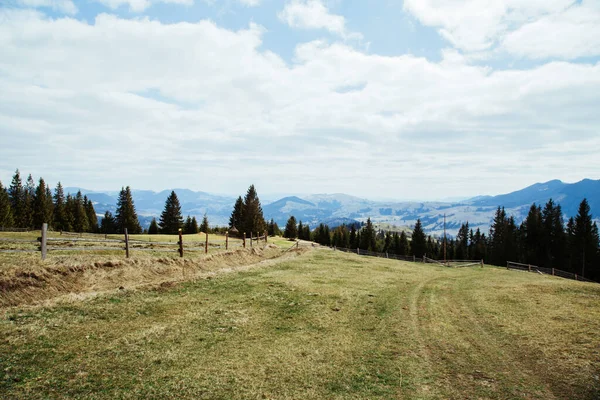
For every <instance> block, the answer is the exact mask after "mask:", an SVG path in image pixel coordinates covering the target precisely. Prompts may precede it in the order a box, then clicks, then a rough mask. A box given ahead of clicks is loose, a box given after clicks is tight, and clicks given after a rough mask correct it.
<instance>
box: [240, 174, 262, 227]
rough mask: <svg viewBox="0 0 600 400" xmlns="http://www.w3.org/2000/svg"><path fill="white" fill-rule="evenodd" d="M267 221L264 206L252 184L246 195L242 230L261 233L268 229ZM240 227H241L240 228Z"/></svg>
mask: <svg viewBox="0 0 600 400" xmlns="http://www.w3.org/2000/svg"><path fill="white" fill-rule="evenodd" d="M266 226H267V223H266V222H265V218H264V216H263V211H262V206H261V205H260V200H259V198H258V194H257V193H256V189H255V188H254V185H250V187H249V188H248V191H247V192H246V197H244V208H243V211H242V226H241V229H240V231H241V232H246V233H250V234H252V232H256V233H258V234H260V233H261V232H264V231H265V230H266V229H265V228H266ZM238 229H239V228H238Z"/></svg>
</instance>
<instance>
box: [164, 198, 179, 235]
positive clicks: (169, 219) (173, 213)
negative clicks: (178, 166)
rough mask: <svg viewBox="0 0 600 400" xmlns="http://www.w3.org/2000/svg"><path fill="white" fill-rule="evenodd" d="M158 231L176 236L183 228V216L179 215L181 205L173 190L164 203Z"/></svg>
mask: <svg viewBox="0 0 600 400" xmlns="http://www.w3.org/2000/svg"><path fill="white" fill-rule="evenodd" d="M159 226H160V231H161V232H162V233H166V234H170V235H173V234H176V233H178V232H179V229H181V228H183V216H182V215H181V204H179V198H177V194H176V193H175V191H174V190H172V191H171V194H170V195H169V196H168V197H167V200H166V201H165V208H164V210H163V212H162V214H161V215H160V221H159Z"/></svg>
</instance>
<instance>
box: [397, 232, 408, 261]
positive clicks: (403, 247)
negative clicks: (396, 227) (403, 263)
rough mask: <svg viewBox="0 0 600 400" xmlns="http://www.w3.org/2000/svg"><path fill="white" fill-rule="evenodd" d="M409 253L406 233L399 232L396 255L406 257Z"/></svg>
mask: <svg viewBox="0 0 600 400" xmlns="http://www.w3.org/2000/svg"><path fill="white" fill-rule="evenodd" d="M408 253H409V244H408V236H407V235H406V232H404V231H402V232H400V247H399V248H398V253H396V254H398V255H401V256H407V255H408Z"/></svg>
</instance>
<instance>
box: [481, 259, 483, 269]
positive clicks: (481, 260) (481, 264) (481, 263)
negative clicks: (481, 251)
mask: <svg viewBox="0 0 600 400" xmlns="http://www.w3.org/2000/svg"><path fill="white" fill-rule="evenodd" d="M481 268H483V259H482V260H481Z"/></svg>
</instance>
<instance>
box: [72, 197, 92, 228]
mask: <svg viewBox="0 0 600 400" xmlns="http://www.w3.org/2000/svg"><path fill="white" fill-rule="evenodd" d="M71 209H72V213H73V217H74V220H75V223H74V225H73V228H74V229H75V232H89V229H90V225H89V221H88V217H87V212H86V210H85V203H84V199H83V195H82V194H81V191H78V192H77V195H76V196H75V199H74V201H73V203H72V208H71Z"/></svg>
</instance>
